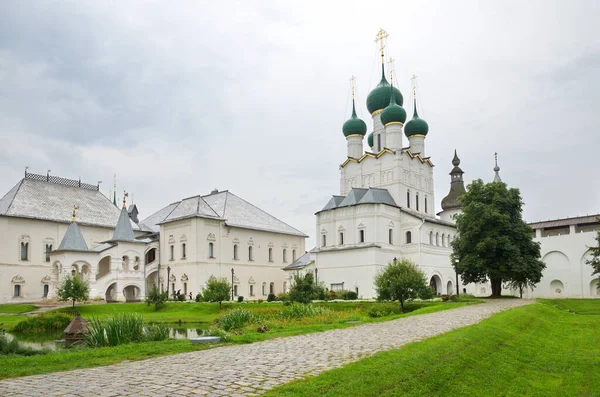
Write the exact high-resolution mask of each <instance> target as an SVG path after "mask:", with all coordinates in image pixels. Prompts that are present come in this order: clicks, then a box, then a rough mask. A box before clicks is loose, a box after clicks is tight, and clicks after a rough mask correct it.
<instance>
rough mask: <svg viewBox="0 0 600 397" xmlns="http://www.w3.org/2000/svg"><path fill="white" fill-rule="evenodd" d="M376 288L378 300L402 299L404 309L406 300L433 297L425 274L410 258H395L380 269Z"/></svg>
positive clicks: (401, 304)
mask: <svg viewBox="0 0 600 397" xmlns="http://www.w3.org/2000/svg"><path fill="white" fill-rule="evenodd" d="M375 290H376V292H377V299H378V300H391V301H400V307H401V308H402V311H404V302H406V301H411V300H413V299H416V298H424V299H425V298H430V297H431V289H430V288H429V286H428V285H427V280H426V278H425V274H424V273H423V272H422V271H421V270H419V269H418V268H417V267H416V266H415V264H414V263H412V262H411V261H409V260H408V259H403V260H401V261H400V262H396V261H395V260H394V262H391V263H389V264H388V265H387V267H386V268H385V269H382V270H381V271H379V272H378V273H377V275H376V276H375Z"/></svg>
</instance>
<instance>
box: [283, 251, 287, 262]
mask: <svg viewBox="0 0 600 397" xmlns="http://www.w3.org/2000/svg"><path fill="white" fill-rule="evenodd" d="M283 261H284V262H287V250H286V249H285V248H284V249H283Z"/></svg>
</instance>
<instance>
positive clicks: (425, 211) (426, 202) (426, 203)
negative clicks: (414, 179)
mask: <svg viewBox="0 0 600 397" xmlns="http://www.w3.org/2000/svg"><path fill="white" fill-rule="evenodd" d="M427 212H428V211H427V195H425V213H427Z"/></svg>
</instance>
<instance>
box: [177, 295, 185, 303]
mask: <svg viewBox="0 0 600 397" xmlns="http://www.w3.org/2000/svg"><path fill="white" fill-rule="evenodd" d="M177 300H178V301H179V302H185V295H184V294H179V295H177Z"/></svg>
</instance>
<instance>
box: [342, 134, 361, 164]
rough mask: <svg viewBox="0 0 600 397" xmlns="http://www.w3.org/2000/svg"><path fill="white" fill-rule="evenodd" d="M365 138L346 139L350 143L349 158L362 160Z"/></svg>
mask: <svg viewBox="0 0 600 397" xmlns="http://www.w3.org/2000/svg"><path fill="white" fill-rule="evenodd" d="M363 138H364V137H363V136H362V135H350V136H347V137H346V140H347V141H348V157H352V158H355V159H357V158H360V157H361V156H362V155H363V143H362V141H363Z"/></svg>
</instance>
